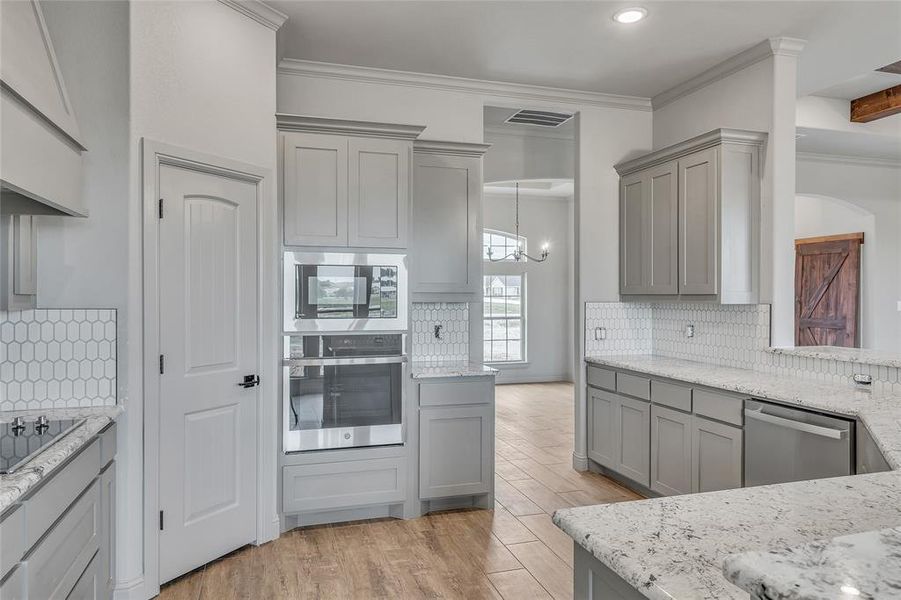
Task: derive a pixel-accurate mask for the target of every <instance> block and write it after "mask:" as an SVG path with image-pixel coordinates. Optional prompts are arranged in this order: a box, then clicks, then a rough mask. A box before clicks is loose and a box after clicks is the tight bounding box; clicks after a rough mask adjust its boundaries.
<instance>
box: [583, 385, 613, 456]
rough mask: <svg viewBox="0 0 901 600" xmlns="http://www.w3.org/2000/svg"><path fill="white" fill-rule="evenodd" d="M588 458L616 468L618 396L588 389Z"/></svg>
mask: <svg viewBox="0 0 901 600" xmlns="http://www.w3.org/2000/svg"><path fill="white" fill-rule="evenodd" d="M587 396H588V458H590V459H591V460H593V461H595V462H597V463H598V464H601V465H603V466H605V467H609V468H611V469H614V468H616V465H617V463H616V459H615V456H616V446H617V442H616V432H617V428H616V405H617V400H618V397H617V395H616V394H611V393H610V392H604V391H601V390H598V389H595V388H591V387H590V388H588V393H587Z"/></svg>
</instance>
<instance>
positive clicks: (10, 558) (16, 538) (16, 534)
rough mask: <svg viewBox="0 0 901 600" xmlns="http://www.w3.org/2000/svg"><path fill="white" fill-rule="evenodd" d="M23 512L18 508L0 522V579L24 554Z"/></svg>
mask: <svg viewBox="0 0 901 600" xmlns="http://www.w3.org/2000/svg"><path fill="white" fill-rule="evenodd" d="M25 550H26V547H25V510H24V509H23V508H22V507H21V506H19V507H17V508H14V509H13V511H12V512H11V513H10V514H8V515H6V516H5V517H4V518H3V520H2V521H0V579H3V578H4V577H6V574H7V573H9V571H10V570H11V569H12V568H13V567H14V566H16V563H17V562H19V561H20V560H22V555H24V554H25Z"/></svg>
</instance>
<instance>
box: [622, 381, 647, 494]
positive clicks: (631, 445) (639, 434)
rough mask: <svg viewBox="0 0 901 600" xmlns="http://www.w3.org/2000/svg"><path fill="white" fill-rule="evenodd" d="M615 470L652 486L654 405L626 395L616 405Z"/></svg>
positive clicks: (644, 484) (642, 483)
mask: <svg viewBox="0 0 901 600" xmlns="http://www.w3.org/2000/svg"><path fill="white" fill-rule="evenodd" d="M615 417H616V428H617V431H616V435H615V438H616V442H617V445H616V456H615V459H616V465H614V467H613V468H614V469H615V470H616V471H617V472H619V473H621V474H622V475H625V476H626V477H628V478H629V479H631V480H633V481H635V482H637V483H640V484H641V485H643V486H645V487H648V486H650V484H651V456H650V455H651V404H650V403H649V402H644V401H642V400H635V399H634V398H627V397H625V396H618V397H617V404H616V412H615Z"/></svg>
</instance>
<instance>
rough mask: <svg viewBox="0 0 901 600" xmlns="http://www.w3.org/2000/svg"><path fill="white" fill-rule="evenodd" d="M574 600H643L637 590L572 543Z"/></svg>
mask: <svg viewBox="0 0 901 600" xmlns="http://www.w3.org/2000/svg"><path fill="white" fill-rule="evenodd" d="M573 546H574V548H575V552H574V553H573V598H574V600H645V597H644V596H642V595H641V594H640V593H639V592H638V590H636V589H635V588H634V587H632V586H631V585H629V584H628V583H626V581H625V580H624V579H623V578H622V577H620V576H619V575H617V574H616V573H614V572H613V571H611V570H610V569H609V568H607V567H606V566H604V565H603V564H601V562H600V561H599V560H598V559H596V558H595V557H594V556H592V555H591V554H590V553H589V552H588V551H587V550H585V549H584V548H583V547H582V546H580V545H579V544H576V543H575V542H573Z"/></svg>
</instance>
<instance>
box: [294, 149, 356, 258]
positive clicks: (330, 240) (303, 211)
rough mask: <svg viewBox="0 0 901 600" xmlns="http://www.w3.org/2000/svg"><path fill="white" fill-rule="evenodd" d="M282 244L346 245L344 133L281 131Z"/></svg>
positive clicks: (345, 155) (345, 150)
mask: <svg viewBox="0 0 901 600" xmlns="http://www.w3.org/2000/svg"><path fill="white" fill-rule="evenodd" d="M283 140H284V163H283V166H284V170H283V178H284V184H283V185H284V188H283V189H284V225H285V245H287V246H346V245H347V242H348V237H347V138H346V137H342V136H337V135H322V134H314V133H297V132H291V133H286V134H284V137H283Z"/></svg>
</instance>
